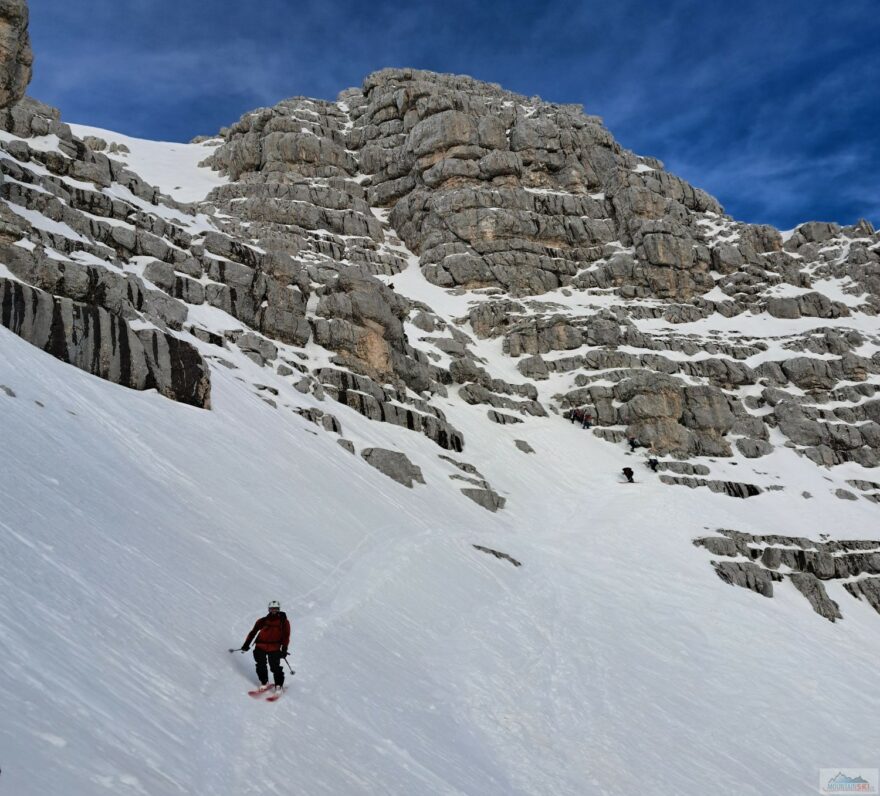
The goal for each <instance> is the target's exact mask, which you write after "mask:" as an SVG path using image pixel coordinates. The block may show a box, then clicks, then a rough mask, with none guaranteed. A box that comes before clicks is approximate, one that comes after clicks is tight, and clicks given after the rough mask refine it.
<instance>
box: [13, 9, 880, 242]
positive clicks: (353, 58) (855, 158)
mask: <svg viewBox="0 0 880 796" xmlns="http://www.w3.org/2000/svg"><path fill="white" fill-rule="evenodd" d="M30 8H31V36H32V39H33V44H34V52H35V56H36V63H35V69H34V80H33V83H32V85H31V88H30V94H31V95H32V96H34V97H37V98H38V99H41V100H43V101H44V102H48V103H50V104H52V105H55V106H57V107H59V108H61V110H62V113H63V116H64V119H65V120H67V121H71V122H80V123H83V124H92V125H95V126H98V127H107V128H111V129H114V130H117V131H120V132H124V133H128V134H130V135H136V136H141V137H145V138H154V139H164V140H174V141H184V140H189V139H190V138H192V137H193V136H195V135H198V134H202V133H213V132H216V131H217V130H218V129H219V128H220V127H222V126H224V125H227V124H229V123H231V122H232V121H234V120H236V119H237V118H238V117H239V116H240V115H241V114H242V113H244V112H245V111H248V110H251V109H253V108H255V107H258V106H261V105H269V104H273V103H275V102H277V101H278V100H280V99H282V98H284V97H288V96H294V95H305V96H310V97H323V98H328V99H331V98H335V96H336V94H337V93H338V92H339V91H340V90H341V89H343V88H347V87H349V86H354V85H360V83H361V81H362V80H363V78H364V76H365V75H367V74H368V73H369V72H371V71H374V70H376V69H379V68H382V67H384V66H414V67H418V68H424V69H433V70H437V71H443V72H458V73H465V74H470V75H473V76H475V77H478V78H481V79H484V80H490V81H494V82H497V83H501V84H502V85H503V86H505V87H506V88H509V89H511V90H514V91H518V92H521V93H523V94H528V95H533V94H537V95H540V96H542V97H543V98H544V99H547V100H551V101H555V102H579V103H582V104H583V105H584V106H585V108H586V110H587V111H588V112H589V113H594V114H598V115H600V116H603V117H604V119H605V122H606V124H607V125H608V127H609V128H610V130H611V131H612V133H613V134H614V135H615V136H616V138H617V139H618V140H619V141H620V142H621V143H622V144H623V145H624V146H627V147H629V148H630V149H633V150H635V151H636V152H638V153H639V154H643V155H653V156H655V157H659V158H660V159H661V160H663V161H664V162H665V163H666V165H667V167H668V168H669V169H671V170H672V171H674V172H675V173H677V174H679V175H681V176H683V177H684V178H686V179H687V180H689V181H690V182H692V183H693V184H695V185H697V186H699V187H701V188H704V189H706V190H708V191H709V192H710V193H712V194H714V195H715V196H717V197H718V198H719V199H720V201H721V202H722V204H724V206H725V209H726V210H727V212H729V213H731V214H732V215H734V216H735V217H737V218H740V219H742V220H746V221H753V222H769V223H772V224H775V225H776V226H779V227H781V228H788V227H791V226H794V225H795V224H796V223H799V222H801V221H806V220H811V219H821V220H833V221H839V222H841V223H853V222H855V221H856V220H857V219H858V218H860V217H866V218H869V219H870V220H871V221H873V222H874V224H875V225H877V226H880V14H878V11H880V8H878V0H839V2H831V0H581V2H575V1H573V0H569V2H561V1H560V0H548V1H547V2H533V1H532V0H526V1H525V2H509V3H503V2H494V1H493V0H467V1H465V0H443V1H442V2H435V1H433V0H432V1H431V2H418V0H415V1H414V2H410V3H407V2H401V1H400V0H396V1H395V2H386V1H385V0H380V1H377V2H370V0H321V1H315V0H302V1H301V2H295V0H30Z"/></svg>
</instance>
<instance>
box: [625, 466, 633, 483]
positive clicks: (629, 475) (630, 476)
mask: <svg viewBox="0 0 880 796" xmlns="http://www.w3.org/2000/svg"><path fill="white" fill-rule="evenodd" d="M623 474H624V475H625V476H626V480H627V481H628V482H629V483H631V484H634V483H635V481H634V480H633V468H632V467H624V468H623Z"/></svg>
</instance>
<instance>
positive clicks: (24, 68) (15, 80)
mask: <svg viewBox="0 0 880 796" xmlns="http://www.w3.org/2000/svg"><path fill="white" fill-rule="evenodd" d="M33 62H34V55H33V52H32V51H31V40H30V36H29V35H28V7H27V2H26V0H0V108H6V107H8V106H9V105H12V104H13V103H15V102H18V101H19V100H20V99H21V98H22V97H23V96H24V93H25V91H26V90H27V87H28V84H29V83H30V82H31V68H32V66H33Z"/></svg>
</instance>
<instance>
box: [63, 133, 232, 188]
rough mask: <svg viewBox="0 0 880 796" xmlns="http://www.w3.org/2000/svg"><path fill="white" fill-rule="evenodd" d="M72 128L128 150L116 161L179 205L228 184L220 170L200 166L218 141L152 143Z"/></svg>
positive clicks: (81, 135) (116, 134)
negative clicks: (218, 171) (123, 164)
mask: <svg viewBox="0 0 880 796" xmlns="http://www.w3.org/2000/svg"><path fill="white" fill-rule="evenodd" d="M70 129H71V130H72V131H73V134H74V135H76V136H78V137H79V138H85V137H86V136H95V137H96V138H102V139H103V140H104V141H106V142H107V143H108V144H114V143H115V144H122V145H124V146H125V147H127V148H128V150H129V151H128V152H125V151H121V152H115V153H113V154H112V157H113V159H114V160H121V161H122V162H123V163H125V164H126V165H127V166H128V167H129V168H130V169H131V170H132V171H133V172H134V173H135V174H137V175H139V176H140V177H141V178H142V179H144V180H146V181H147V182H148V183H150V184H151V185H155V186H157V187H158V188H160V189H161V190H162V192H163V193H165V194H167V195H168V196H170V197H171V198H172V199H176V200H177V201H178V202H196V201H198V200H200V199H204V198H205V197H206V196H207V195H208V193H209V192H210V191H211V189H212V188H216V187H217V186H218V185H224V184H226V183H227V182H228V180H227V179H226V178H225V177H221V176H220V174H218V173H217V172H216V171H213V170H212V169H209V168H207V167H203V166H199V163H201V162H202V161H203V160H205V159H206V158H208V157H209V156H210V155H211V152H212V150H213V148H214V147H215V146H216V145H217V142H216V141H215V142H214V144H213V145H212V144H211V142H204V143H201V144H180V143H173V142H166V141H148V140H146V139H143V138H132V137H131V136H128V135H123V134H122V133H114V132H111V131H110V130H103V129H101V128H100V127H89V126H87V125H84V124H71V125H70Z"/></svg>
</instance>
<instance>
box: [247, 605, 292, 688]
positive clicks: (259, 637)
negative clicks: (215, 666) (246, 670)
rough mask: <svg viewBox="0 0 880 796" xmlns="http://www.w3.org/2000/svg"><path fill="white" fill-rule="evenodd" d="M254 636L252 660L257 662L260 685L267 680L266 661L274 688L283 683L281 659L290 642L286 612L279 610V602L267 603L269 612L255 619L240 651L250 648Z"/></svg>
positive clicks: (284, 656) (285, 655)
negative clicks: (270, 671) (273, 680)
mask: <svg viewBox="0 0 880 796" xmlns="http://www.w3.org/2000/svg"><path fill="white" fill-rule="evenodd" d="M255 638H256V643H255V644H254V661H255V662H256V664H257V677H258V678H259V679H260V685H262V686H265V685H266V684H267V683H268V682H269V672H268V671H267V670H266V664H267V662H268V664H269V669H271V670H272V677H273V678H274V679H275V688H281V687H282V686H283V685H284V669H282V668H281V659H282V658H286V657H287V646H288V644H290V622H288V621H287V614H285V613H284V612H283V611H282V610H281V603H279V602H278V600H272V602H270V603H269V613H268V614H266V616H264V617H261V618H260V619H258V620H257V621H256V623H255V624H254V626H253V628H252V629H251V632H250V633H248V634H247V638H246V639H245V640H244V644H242V645H241V651H242V652H247V651H248V650H249V649H250V646H251V641H254V639H255Z"/></svg>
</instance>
